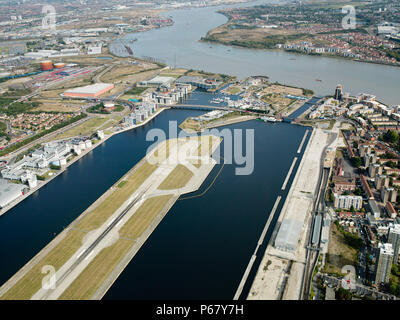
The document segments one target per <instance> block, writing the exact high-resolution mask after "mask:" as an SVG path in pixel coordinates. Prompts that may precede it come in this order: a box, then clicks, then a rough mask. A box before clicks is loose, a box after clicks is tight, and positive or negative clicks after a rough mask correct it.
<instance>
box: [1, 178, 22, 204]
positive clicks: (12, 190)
mask: <svg viewBox="0 0 400 320" xmlns="http://www.w3.org/2000/svg"><path fill="white" fill-rule="evenodd" d="M25 188H26V186H25V185H23V184H16V183H9V182H7V180H5V179H0V207H1V208H4V207H5V206H6V205H7V204H9V203H10V202H11V201H13V200H15V199H16V198H18V197H19V196H20V195H22V192H23V190H24V189H25Z"/></svg>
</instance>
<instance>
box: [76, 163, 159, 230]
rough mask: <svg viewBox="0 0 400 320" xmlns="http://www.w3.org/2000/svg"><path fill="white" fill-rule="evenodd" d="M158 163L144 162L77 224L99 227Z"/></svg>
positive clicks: (79, 226)
mask: <svg viewBox="0 0 400 320" xmlns="http://www.w3.org/2000/svg"><path fill="white" fill-rule="evenodd" d="M156 168H157V165H154V164H150V163H148V162H143V164H142V165H141V166H140V167H139V168H138V169H137V170H136V171H135V172H134V173H133V174H132V175H130V176H129V177H128V178H127V179H126V180H122V181H121V182H119V183H118V184H117V186H118V185H119V184H121V183H122V182H123V181H126V183H125V184H124V185H123V186H122V187H120V188H116V189H115V190H114V191H113V192H112V193H111V195H109V196H108V197H107V198H106V199H105V200H104V201H102V202H101V203H100V204H99V205H98V206H97V207H96V208H94V209H93V210H92V211H90V212H88V213H87V214H86V215H85V216H84V217H83V218H82V219H81V220H80V221H79V223H78V224H77V225H76V227H77V228H79V229H82V230H87V231H89V230H93V229H97V228H99V227H100V226H101V225H102V224H103V223H104V222H105V221H106V220H107V219H108V218H109V217H110V216H111V215H112V214H113V213H114V212H115V211H116V210H117V209H118V208H119V207H121V205H122V204H123V203H124V202H125V201H126V200H128V198H129V197H130V196H131V195H132V194H133V193H134V192H135V191H136V190H137V188H138V187H139V186H140V185H141V184H142V183H143V182H144V181H145V180H146V179H147V178H148V177H149V176H150V175H151V174H152V173H153V172H154V170H156Z"/></svg>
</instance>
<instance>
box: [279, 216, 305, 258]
mask: <svg viewBox="0 0 400 320" xmlns="http://www.w3.org/2000/svg"><path fill="white" fill-rule="evenodd" d="M302 227H303V223H302V221H299V220H295V219H285V220H283V221H282V224H281V226H280V228H279V231H278V234H277V236H276V239H275V248H277V249H279V250H282V251H291V252H294V251H295V250H296V248H297V244H298V240H299V237H300V233H301V228H302Z"/></svg>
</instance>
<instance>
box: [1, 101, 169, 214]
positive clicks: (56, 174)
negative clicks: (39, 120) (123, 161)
mask: <svg viewBox="0 0 400 320" xmlns="http://www.w3.org/2000/svg"><path fill="white" fill-rule="evenodd" d="M165 109H169V108H168V107H163V108H160V109H158V110H157V111H156V112H155V113H154V114H153V115H151V116H150V117H149V118H147V119H146V120H145V121H143V122H141V123H139V124H137V125H134V126H131V127H129V128H125V129H122V130H119V131H116V132H113V133H111V134H108V135H107V134H104V139H102V140H99V141H98V142H97V143H96V144H94V145H92V146H91V147H90V148H88V149H85V150H83V151H82V153H81V154H80V155H78V156H75V157H74V158H73V159H72V160H71V161H69V162H67V164H66V165H64V166H61V169H60V170H58V171H57V172H56V173H55V174H53V175H52V176H51V177H50V178H48V179H47V180H45V181H40V180H38V184H37V186H36V187H35V188H32V189H30V190H29V191H28V192H26V193H25V194H24V195H23V196H21V197H19V198H17V199H16V200H14V201H12V202H11V203H9V204H8V205H7V206H5V207H3V208H1V209H0V216H2V215H3V214H5V213H7V211H9V210H10V209H12V208H14V207H15V206H16V205H17V204H19V203H20V202H22V201H24V200H25V199H26V198H28V197H29V196H30V195H32V194H33V193H35V192H36V191H38V190H39V189H40V188H42V187H44V186H45V185H46V184H48V183H49V182H51V181H52V180H53V179H55V178H56V177H58V176H59V175H60V174H62V173H63V172H65V171H66V170H67V168H68V167H69V166H70V165H72V164H73V163H75V162H76V161H78V160H79V159H81V158H83V157H84V156H85V155H87V154H88V153H89V152H91V151H92V150H94V149H95V148H97V147H98V146H100V145H101V144H103V143H104V142H105V141H107V140H108V139H109V138H111V137H112V136H113V135H115V134H119V133H122V132H125V131H129V130H132V129H135V128H138V127H141V126H144V125H145V124H147V123H148V122H149V121H151V120H152V119H154V118H155V117H156V116H158V115H159V114H160V113H161V112H162V111H164V110H165ZM85 120H87V119H85ZM47 138H48V137H47ZM47 138H46V139H47Z"/></svg>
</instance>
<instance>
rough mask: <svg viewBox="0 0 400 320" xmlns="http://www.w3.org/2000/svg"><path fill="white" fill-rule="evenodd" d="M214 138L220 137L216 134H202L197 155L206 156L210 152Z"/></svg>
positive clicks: (195, 153)
mask: <svg viewBox="0 0 400 320" xmlns="http://www.w3.org/2000/svg"><path fill="white" fill-rule="evenodd" d="M214 139H219V138H217V137H215V136H201V140H200V145H199V146H198V147H197V150H196V151H195V152H194V155H195V156H205V155H207V154H209V153H210V150H211V148H212V146H213V142H214Z"/></svg>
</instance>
